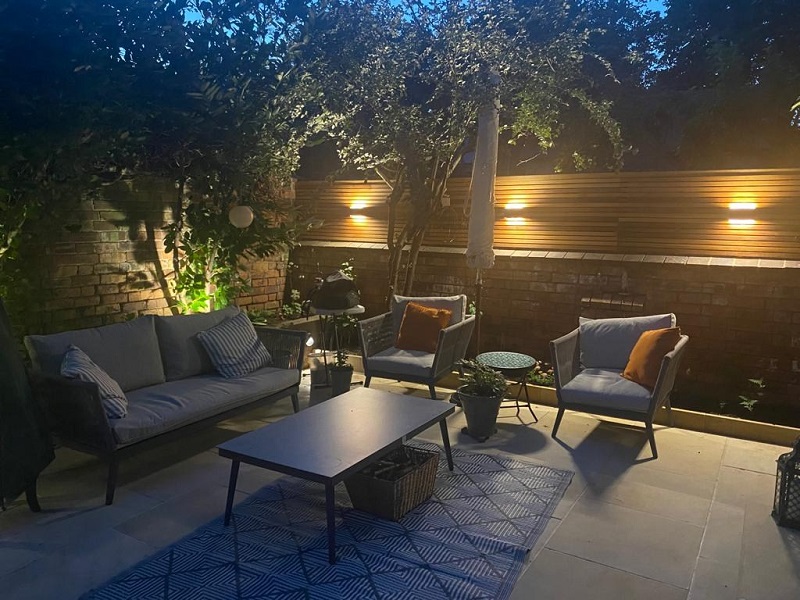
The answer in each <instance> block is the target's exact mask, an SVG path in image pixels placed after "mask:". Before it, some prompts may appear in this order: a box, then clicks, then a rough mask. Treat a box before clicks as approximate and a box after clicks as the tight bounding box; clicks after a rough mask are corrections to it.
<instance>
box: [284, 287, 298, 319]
mask: <svg viewBox="0 0 800 600" xmlns="http://www.w3.org/2000/svg"><path fill="white" fill-rule="evenodd" d="M289 297H290V301H289V302H284V304H283V306H281V316H282V317H283V318H284V319H297V318H299V317H300V315H301V314H302V312H303V304H302V303H301V302H300V292H299V291H298V290H296V289H292V291H291V292H290V293H289Z"/></svg>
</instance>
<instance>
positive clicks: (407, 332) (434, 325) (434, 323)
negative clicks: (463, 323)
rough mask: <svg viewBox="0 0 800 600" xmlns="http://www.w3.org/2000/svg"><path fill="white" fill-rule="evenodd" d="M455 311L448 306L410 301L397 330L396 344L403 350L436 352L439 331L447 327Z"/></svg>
mask: <svg viewBox="0 0 800 600" xmlns="http://www.w3.org/2000/svg"><path fill="white" fill-rule="evenodd" d="M452 314H453V312H452V311H451V310H450V309H447V308H433V307H430V306H423V305H421V304H417V303H416V302H408V303H407V304H406V310H405V312H404V313H403V322H402V323H400V331H398V332H397V342H396V343H395V346H396V347H398V348H400V349H401V350H421V351H423V352H436V345H437V343H438V341H439V332H440V331H441V330H442V329H444V328H445V327H447V324H448V323H449V322H450V317H451V316H452Z"/></svg>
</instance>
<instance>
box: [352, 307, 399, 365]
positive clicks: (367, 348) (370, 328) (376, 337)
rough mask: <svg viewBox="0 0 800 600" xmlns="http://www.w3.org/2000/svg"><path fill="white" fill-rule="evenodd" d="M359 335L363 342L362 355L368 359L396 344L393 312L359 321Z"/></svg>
mask: <svg viewBox="0 0 800 600" xmlns="http://www.w3.org/2000/svg"><path fill="white" fill-rule="evenodd" d="M358 337H359V341H360V342H361V356H362V358H363V359H364V360H365V361H366V359H368V358H369V357H370V356H375V355H376V354H377V353H378V352H382V351H383V350H386V349H387V348H391V347H392V346H393V345H394V328H393V327H392V313H390V312H387V313H383V314H382V315H378V316H376V317H370V318H369V319H364V320H363V321H359V322H358Z"/></svg>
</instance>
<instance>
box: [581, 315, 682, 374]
mask: <svg viewBox="0 0 800 600" xmlns="http://www.w3.org/2000/svg"><path fill="white" fill-rule="evenodd" d="M674 326H675V315H673V314H672V313H669V314H664V315H649V316H646V317H623V318H617V319H584V318H581V319H580V325H579V328H580V347H581V364H582V365H583V366H584V367H587V368H603V369H617V373H621V372H622V370H623V369H624V368H625V365H627V364H628V358H629V357H630V354H631V350H633V347H634V346H635V345H636V342H637V341H638V340H639V336H640V335H642V332H643V331H649V330H650V329H664V328H665V327H674Z"/></svg>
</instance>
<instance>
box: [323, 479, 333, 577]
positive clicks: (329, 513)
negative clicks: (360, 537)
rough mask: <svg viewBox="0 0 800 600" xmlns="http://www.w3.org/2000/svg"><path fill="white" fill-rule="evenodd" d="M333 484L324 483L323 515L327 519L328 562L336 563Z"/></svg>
mask: <svg viewBox="0 0 800 600" xmlns="http://www.w3.org/2000/svg"><path fill="white" fill-rule="evenodd" d="M333 506H334V505H333V484H332V483H326V484H325V515H326V517H327V521H328V562H329V563H330V564H334V563H336V521H335V519H334V514H333Z"/></svg>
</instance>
